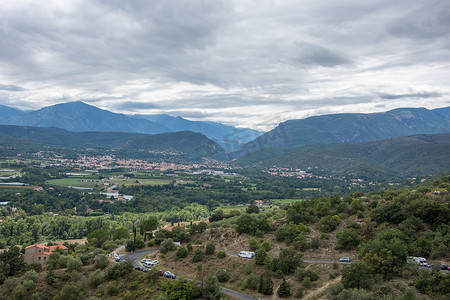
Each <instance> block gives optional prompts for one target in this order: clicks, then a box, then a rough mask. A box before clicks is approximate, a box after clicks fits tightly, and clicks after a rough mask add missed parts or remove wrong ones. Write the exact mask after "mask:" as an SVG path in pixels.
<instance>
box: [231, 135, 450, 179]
mask: <svg viewBox="0 0 450 300" xmlns="http://www.w3.org/2000/svg"><path fill="white" fill-rule="evenodd" d="M234 163H235V164H237V165H239V166H246V167H257V168H260V167H263V168H269V167H273V166H277V167H285V168H294V169H301V170H312V172H315V173H318V174H322V175H327V176H328V175H334V176H342V177H350V178H358V177H359V178H366V179H377V178H386V177H390V176H400V177H407V176H419V175H427V174H438V173H444V172H449V171H450V133H445V134H431V135H413V136H406V137H396V138H391V139H385V140H378V141H371V142H365V143H340V144H328V145H310V146H301V147H294V148H264V149H260V150H257V151H254V152H252V153H249V154H247V155H246V156H244V157H241V158H239V159H237V160H236V161H235V162H234Z"/></svg>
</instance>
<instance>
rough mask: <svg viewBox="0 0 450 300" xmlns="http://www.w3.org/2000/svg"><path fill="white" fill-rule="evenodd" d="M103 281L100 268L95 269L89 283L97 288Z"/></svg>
mask: <svg viewBox="0 0 450 300" xmlns="http://www.w3.org/2000/svg"><path fill="white" fill-rule="evenodd" d="M102 282H103V275H102V274H101V273H100V270H97V271H95V272H94V273H93V274H92V275H91V276H90V277H89V284H90V285H91V286H92V287H94V288H96V287H97V286H99V285H100V284H101V283H102Z"/></svg>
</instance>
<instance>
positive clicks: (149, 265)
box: [143, 262, 153, 268]
mask: <svg viewBox="0 0 450 300" xmlns="http://www.w3.org/2000/svg"><path fill="white" fill-rule="evenodd" d="M143 265H144V267H147V268H151V267H153V264H152V263H149V262H145V263H143Z"/></svg>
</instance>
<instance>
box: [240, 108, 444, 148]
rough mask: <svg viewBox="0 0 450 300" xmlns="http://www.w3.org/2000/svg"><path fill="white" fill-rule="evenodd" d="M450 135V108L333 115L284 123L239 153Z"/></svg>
mask: <svg viewBox="0 0 450 300" xmlns="http://www.w3.org/2000/svg"><path fill="white" fill-rule="evenodd" d="M448 132H450V118H449V117H448V108H441V109H436V110H428V109H426V108H399V109H394V110H391V111H387V112H384V113H372V114H332V115H324V116H315V117H309V118H306V119H301V120H290V121H286V122H283V123H281V124H280V125H278V126H277V127H276V128H274V129H273V130H271V131H269V132H267V133H265V134H263V135H262V136H260V137H258V138H257V139H255V140H254V141H252V142H250V143H247V144H246V145H244V146H243V148H242V151H241V152H239V153H238V154H239V155H242V154H245V153H249V152H252V151H255V150H259V149H261V148H271V147H283V148H291V147H299V146H306V145H316V144H332V143H361V142H368V141H374V140H382V139H388V138H393V137H398V136H408V135H415V134H437V133H448Z"/></svg>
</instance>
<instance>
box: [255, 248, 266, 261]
mask: <svg viewBox="0 0 450 300" xmlns="http://www.w3.org/2000/svg"><path fill="white" fill-rule="evenodd" d="M266 257H267V252H266V251H265V250H264V249H263V248H261V249H258V250H256V252H255V264H257V265H263V264H264V261H265V260H266Z"/></svg>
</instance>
